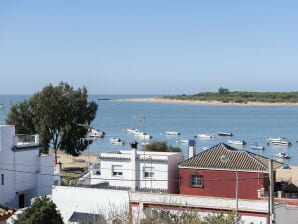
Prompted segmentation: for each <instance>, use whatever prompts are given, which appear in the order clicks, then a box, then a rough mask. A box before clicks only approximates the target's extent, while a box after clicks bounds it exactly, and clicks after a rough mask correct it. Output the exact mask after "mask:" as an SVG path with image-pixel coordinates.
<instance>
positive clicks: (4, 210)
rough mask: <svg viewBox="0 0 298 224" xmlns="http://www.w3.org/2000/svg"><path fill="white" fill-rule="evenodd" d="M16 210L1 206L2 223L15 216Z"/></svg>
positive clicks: (0, 218) (0, 217) (0, 216)
mask: <svg viewBox="0 0 298 224" xmlns="http://www.w3.org/2000/svg"><path fill="white" fill-rule="evenodd" d="M14 212H15V210H14V209H13V208H8V207H4V206H1V205H0V221H4V220H7V219H8V218H9V217H10V216H12V215H13V213H14Z"/></svg>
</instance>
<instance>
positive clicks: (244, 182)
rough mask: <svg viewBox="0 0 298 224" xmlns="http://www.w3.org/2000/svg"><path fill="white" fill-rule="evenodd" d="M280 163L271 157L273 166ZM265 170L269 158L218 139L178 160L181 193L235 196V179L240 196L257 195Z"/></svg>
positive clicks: (264, 184)
mask: <svg viewBox="0 0 298 224" xmlns="http://www.w3.org/2000/svg"><path fill="white" fill-rule="evenodd" d="M280 166H282V163H279V162H276V161H273V169H276V168H278V167H280ZM268 171H269V158H266V157H264V156H261V155H257V154H255V153H252V152H249V151H245V150H237V149H235V148H233V147H231V146H229V145H226V144H224V143H220V144H217V145H215V146H213V147H211V148H209V149H207V150H205V151H203V152H201V153H199V154H197V155H195V156H193V157H191V158H189V159H187V160H185V161H183V162H181V163H179V180H180V194H186V195H200V196H210V197H223V198H235V195H236V184H237V182H238V198H239V199H259V197H258V192H259V191H268V188H269V174H268ZM274 175H275V174H274ZM237 180H238V181H237Z"/></svg>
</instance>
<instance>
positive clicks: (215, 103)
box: [113, 97, 298, 107]
mask: <svg viewBox="0 0 298 224" xmlns="http://www.w3.org/2000/svg"><path fill="white" fill-rule="evenodd" d="M113 101H119V102H143V103H167V104H189V105H209V106H263V107H265V106H298V103H268V102H247V103H223V102H220V101H198V100H175V99H165V98H160V97H151V98H126V99H113Z"/></svg>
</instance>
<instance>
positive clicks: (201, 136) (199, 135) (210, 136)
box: [197, 133, 214, 138]
mask: <svg viewBox="0 0 298 224" xmlns="http://www.w3.org/2000/svg"><path fill="white" fill-rule="evenodd" d="M197 137H198V138H213V137H214V135H213V134H208V133H207V134H198V135H197Z"/></svg>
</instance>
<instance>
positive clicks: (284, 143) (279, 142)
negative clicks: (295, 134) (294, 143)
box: [271, 140, 291, 146]
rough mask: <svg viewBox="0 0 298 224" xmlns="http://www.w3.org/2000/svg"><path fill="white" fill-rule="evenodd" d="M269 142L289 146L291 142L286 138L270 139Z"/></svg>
mask: <svg viewBox="0 0 298 224" xmlns="http://www.w3.org/2000/svg"><path fill="white" fill-rule="evenodd" d="M271 143H272V144H273V145H281V146H289V145H290V144H291V142H289V141H287V140H273V141H271Z"/></svg>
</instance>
